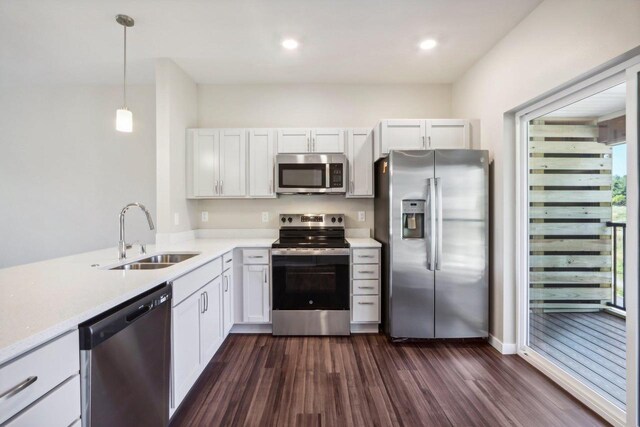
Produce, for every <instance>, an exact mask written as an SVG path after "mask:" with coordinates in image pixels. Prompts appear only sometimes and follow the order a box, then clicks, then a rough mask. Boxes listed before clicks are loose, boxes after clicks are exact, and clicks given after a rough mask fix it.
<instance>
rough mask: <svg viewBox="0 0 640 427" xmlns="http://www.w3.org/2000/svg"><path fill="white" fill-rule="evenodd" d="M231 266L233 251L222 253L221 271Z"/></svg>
mask: <svg viewBox="0 0 640 427" xmlns="http://www.w3.org/2000/svg"><path fill="white" fill-rule="evenodd" d="M231 267H233V251H229V252H227V253H226V254H224V255H222V271H227V270H228V269H229V268H231Z"/></svg>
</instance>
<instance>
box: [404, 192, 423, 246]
mask: <svg viewBox="0 0 640 427" xmlns="http://www.w3.org/2000/svg"><path fill="white" fill-rule="evenodd" d="M425 206H426V200H421V199H409V200H403V201H402V238H403V239H424V212H425Z"/></svg>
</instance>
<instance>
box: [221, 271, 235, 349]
mask: <svg viewBox="0 0 640 427" xmlns="http://www.w3.org/2000/svg"><path fill="white" fill-rule="evenodd" d="M222 301H223V303H222V314H223V322H222V323H223V331H224V335H223V336H224V338H226V337H227V335H229V332H231V327H232V326H233V267H231V268H230V269H229V270H227V271H225V272H224V273H223V274H222Z"/></svg>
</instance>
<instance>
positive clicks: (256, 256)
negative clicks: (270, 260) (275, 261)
mask: <svg viewBox="0 0 640 427" xmlns="http://www.w3.org/2000/svg"><path fill="white" fill-rule="evenodd" d="M249 258H251V259H256V258H264V257H263V256H262V255H249Z"/></svg>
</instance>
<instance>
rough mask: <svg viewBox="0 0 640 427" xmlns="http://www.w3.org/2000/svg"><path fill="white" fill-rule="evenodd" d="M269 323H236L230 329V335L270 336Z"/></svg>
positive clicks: (270, 326) (271, 328) (270, 328)
mask: <svg viewBox="0 0 640 427" xmlns="http://www.w3.org/2000/svg"><path fill="white" fill-rule="evenodd" d="M272 332H273V327H272V325H271V323H236V324H234V325H233V326H232V327H231V333H232V334H270V333H272Z"/></svg>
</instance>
